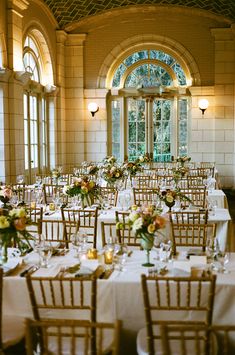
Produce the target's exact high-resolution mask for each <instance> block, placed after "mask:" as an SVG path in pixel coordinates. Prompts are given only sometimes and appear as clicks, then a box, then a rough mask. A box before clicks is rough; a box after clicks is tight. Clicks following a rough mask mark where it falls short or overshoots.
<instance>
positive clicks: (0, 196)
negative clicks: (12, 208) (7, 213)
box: [0, 185, 13, 205]
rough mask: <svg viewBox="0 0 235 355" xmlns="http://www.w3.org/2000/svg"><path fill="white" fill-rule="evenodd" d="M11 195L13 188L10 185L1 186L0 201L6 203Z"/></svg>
mask: <svg viewBox="0 0 235 355" xmlns="http://www.w3.org/2000/svg"><path fill="white" fill-rule="evenodd" d="M12 196H13V190H12V188H11V186H7V185H6V186H3V187H2V188H1V189H0V201H1V202H2V203H3V204H4V205H6V204H7V203H8V202H9V201H10V199H11V198H12Z"/></svg>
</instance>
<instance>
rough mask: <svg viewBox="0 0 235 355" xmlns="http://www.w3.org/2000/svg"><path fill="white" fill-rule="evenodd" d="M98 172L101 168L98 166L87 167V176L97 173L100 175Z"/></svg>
mask: <svg viewBox="0 0 235 355" xmlns="http://www.w3.org/2000/svg"><path fill="white" fill-rule="evenodd" d="M98 171H99V168H98V166H97V165H94V164H92V165H89V166H88V167H87V174H89V175H95V174H96V173H98Z"/></svg>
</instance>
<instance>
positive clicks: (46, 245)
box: [39, 241, 52, 268]
mask: <svg viewBox="0 0 235 355" xmlns="http://www.w3.org/2000/svg"><path fill="white" fill-rule="evenodd" d="M51 256H52V245H51V243H50V242H47V241H43V242H41V244H40V246H39V257H40V267H45V268H48V267H50V264H49V261H50V259H51Z"/></svg>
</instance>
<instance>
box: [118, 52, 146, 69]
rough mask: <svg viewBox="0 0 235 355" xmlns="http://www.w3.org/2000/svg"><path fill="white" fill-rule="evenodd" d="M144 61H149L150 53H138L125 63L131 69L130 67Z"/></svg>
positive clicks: (128, 58)
mask: <svg viewBox="0 0 235 355" xmlns="http://www.w3.org/2000/svg"><path fill="white" fill-rule="evenodd" d="M143 59H148V51H147V50H145V51H140V52H136V53H134V54H132V55H130V56H129V57H127V58H126V59H125V60H124V61H123V63H124V64H125V65H126V66H127V67H129V66H130V65H132V64H134V63H136V62H138V61H139V60H143Z"/></svg>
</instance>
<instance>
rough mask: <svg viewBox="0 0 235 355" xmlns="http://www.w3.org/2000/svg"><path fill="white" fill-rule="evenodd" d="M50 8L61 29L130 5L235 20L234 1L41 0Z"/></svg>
mask: <svg viewBox="0 0 235 355" xmlns="http://www.w3.org/2000/svg"><path fill="white" fill-rule="evenodd" d="M41 1H44V3H45V4H46V5H47V6H48V7H49V8H50V10H51V11H52V13H53V14H54V16H55V18H56V20H57V22H58V24H59V25H60V27H61V28H63V27H65V26H66V25H68V24H70V23H71V22H75V21H80V20H82V19H84V18H86V17H88V16H91V15H96V14H99V13H102V12H104V11H106V10H110V9H115V8H120V7H126V6H131V5H154V4H157V5H177V6H184V7H193V8H197V9H201V10H207V11H209V12H212V13H214V14H216V15H222V16H224V17H226V18H227V19H230V20H235V0H41Z"/></svg>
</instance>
